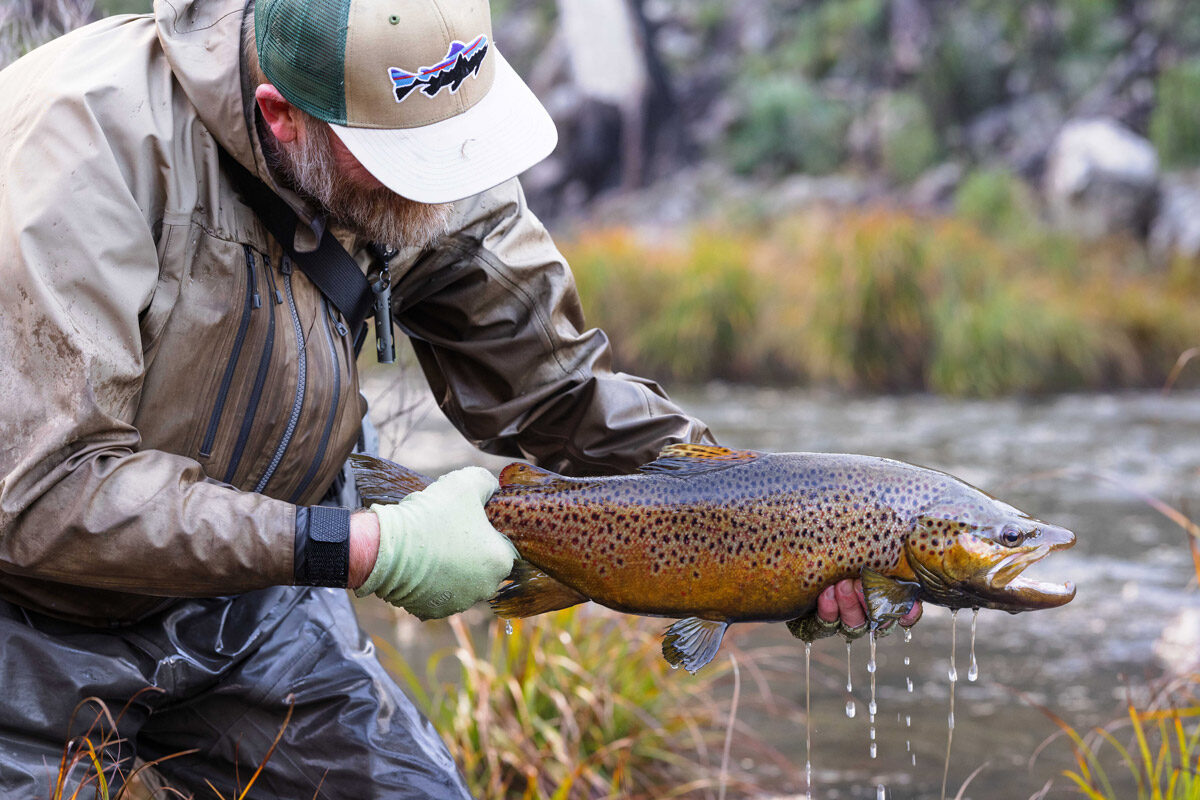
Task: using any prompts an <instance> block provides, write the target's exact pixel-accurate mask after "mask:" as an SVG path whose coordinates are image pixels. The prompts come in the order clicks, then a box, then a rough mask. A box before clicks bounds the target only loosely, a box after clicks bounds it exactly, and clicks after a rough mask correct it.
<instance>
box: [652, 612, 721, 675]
mask: <svg viewBox="0 0 1200 800" xmlns="http://www.w3.org/2000/svg"><path fill="white" fill-rule="evenodd" d="M728 627H729V623H728V622H723V621H721V620H713V619H700V618H699V617H688V618H687V619H681V620H679V621H678V622H676V623H675V624H674V625H672V626H671V627H669V628H667V633H666V635H665V636H664V637H663V643H662V652H663V658H665V659H666V660H667V663H669V664H670V665H671V666H672V667H683V668H684V669H686V670H687V671H688V672H693V673H694V672H695V671H696V670H698V669H700V668H701V667H703V666H704V665H705V664H707V663H708V662H710V661H712V660H713V656H715V655H716V654H717V649H718V648H720V646H721V639H723V638H724V637H725V629H726V628H728Z"/></svg>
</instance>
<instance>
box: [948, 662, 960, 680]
mask: <svg viewBox="0 0 1200 800" xmlns="http://www.w3.org/2000/svg"><path fill="white" fill-rule="evenodd" d="M946 674H947V675H949V676H950V682H951V683H954V682H955V681H956V680H958V670H957V669H955V668H954V664H953V662H952V663H951V664H950V669H948V670H946Z"/></svg>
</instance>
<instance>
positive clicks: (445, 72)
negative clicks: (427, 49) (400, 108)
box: [388, 36, 488, 103]
mask: <svg viewBox="0 0 1200 800" xmlns="http://www.w3.org/2000/svg"><path fill="white" fill-rule="evenodd" d="M487 52H488V38H487V36H479V37H478V38H476V39H475V41H473V42H471V43H470V44H465V43H463V42H460V41H457V40H456V41H453V42H451V43H450V49H449V50H447V51H446V56H445V58H443V59H442V60H441V61H439V62H438V63H436V64H434V65H433V66H431V67H421V68H419V69H418V70H417V71H416V72H409V71H408V70H403V69H400V68H399V67H388V77H389V78H391V79H392V89H393V91H394V93H395V96H396V102H397V103H399V102H401V101H402V100H404V98H406V97H408V95H409V93H410V92H412V91H413V89H416V88H417V87H420V89H421V91H422V92H424V93H425V94H426V95H428V96H429V97H433V96H435V95H436V94H437V93H438V92H440V91H441V90H442V89H447V88H448V89H449V90H450V93H451V94H453V93H454V92H457V91H458V88H459V87H460V86H462V83H463V81H465V80H466V79H467V76H468V75H478V74H479V68H480V67H481V66H483V59H484V57H485V56H487Z"/></svg>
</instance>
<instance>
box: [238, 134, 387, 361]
mask: <svg viewBox="0 0 1200 800" xmlns="http://www.w3.org/2000/svg"><path fill="white" fill-rule="evenodd" d="M221 163H222V166H223V167H224V168H225V170H226V172H227V173H228V174H229V175H230V177H232V178H233V181H234V185H235V186H236V187H237V190H238V193H239V194H240V195H241V196H242V199H243V200H244V201H245V202H246V205H248V206H250V207H251V208H253V209H254V213H255V214H257V215H258V218H259V220H261V221H262V224H263V225H264V226H266V228H267V230H268V231H270V232H271V235H272V236H274V237H275V240H276V241H277V242H279V244H280V246H282V247H283V250H284V252H285V253H287V254H288V257H289V258H291V260H292V261H293V262H295V264H296V266H298V267H300V269H301V270H303V271H304V274H305V275H306V276H308V279H309V280H310V281H312V282H313V284H314V285H315V286H316V287H317V288H318V289H320V290H321V294H323V295H325V297H326V298H328V300H329V302H331V303H333V305H334V307H335V308H337V310H338V311H340V312H341V314H342V317H343V318H345V320H346V323H347V324H348V325H349V326H350V330H351V331H352V332H353V333H354V334H355V337H356V338H357V335H358V332H359V330H361V329H362V324H363V321H364V320H366V318H367V317H369V316H370V315H371V311H372V309H373V308H374V303H375V294H374V292H373V291H372V290H371V284H370V282H368V281H367V277H366V276H365V275H363V274H362V270H361V269H359V266H358V262H357V261H355V260H354V258H353V257H351V255H350V254H349V253H347V252H346V248H344V247H342V245H341V243H340V242H338V240H337V239H336V238H335V237H334V236H333V234H332V233H330V232H329V229H328V228H326V229H325V231H324V233H323V235H322V236H321V241H320V243H319V244H318V245H317V248H316V249H315V250H312V251H309V252H307V253H301V252H298V251H297V250H296V248H295V246H294V244H293V241H294V239H295V235H296V225H297V223H298V222H299V218H298V217H297V216H296V212H294V211H293V210H292V207H291V206H289V205H288V204H287V203H286V202H285V201H284V200H283V198H281V197H280V196H279V195H277V194H275V192H273V191H271V189H270V188H269V187H268V186H267V185H266V184H265V183H263V182H262V181H261V180H259V179H258V178H257V177H255V176H254V175H252V174H251V173H250V171H249V170H247V169H246V168H245V167H243V166H242V165H241V164H239V163H238V161H237V159H235V158H234V157H233V156H231V155H229V154H228V153H226V152H225V151H224V150H222V151H221Z"/></svg>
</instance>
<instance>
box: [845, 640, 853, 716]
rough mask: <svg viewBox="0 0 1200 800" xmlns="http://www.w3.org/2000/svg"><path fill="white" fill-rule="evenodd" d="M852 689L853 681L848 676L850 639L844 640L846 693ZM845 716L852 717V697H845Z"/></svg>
mask: <svg viewBox="0 0 1200 800" xmlns="http://www.w3.org/2000/svg"><path fill="white" fill-rule="evenodd" d="M853 691H854V681H853V680H851V677H850V640H849V639H847V640H846V693H847V694H849V693H850V692H853ZM846 716H847V717H849V718H850V719H854V698H853V697H848V698H846Z"/></svg>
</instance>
